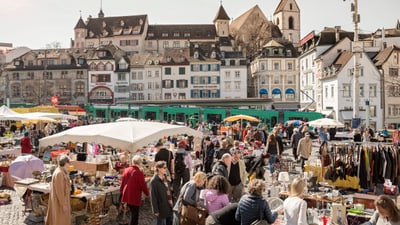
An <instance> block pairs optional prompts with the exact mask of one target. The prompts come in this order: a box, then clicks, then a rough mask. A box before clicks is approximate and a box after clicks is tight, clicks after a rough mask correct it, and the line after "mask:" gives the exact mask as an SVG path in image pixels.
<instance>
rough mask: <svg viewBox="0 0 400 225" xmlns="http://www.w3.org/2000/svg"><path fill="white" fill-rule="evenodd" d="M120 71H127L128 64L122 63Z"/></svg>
mask: <svg viewBox="0 0 400 225" xmlns="http://www.w3.org/2000/svg"><path fill="white" fill-rule="evenodd" d="M119 69H120V70H126V69H127V64H126V63H120V64H119Z"/></svg>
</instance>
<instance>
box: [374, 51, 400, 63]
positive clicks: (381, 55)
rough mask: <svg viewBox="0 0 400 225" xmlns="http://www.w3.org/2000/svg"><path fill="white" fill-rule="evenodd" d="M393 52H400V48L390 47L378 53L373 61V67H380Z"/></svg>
mask: <svg viewBox="0 0 400 225" xmlns="http://www.w3.org/2000/svg"><path fill="white" fill-rule="evenodd" d="M393 50H400V48H399V47H397V46H390V47H387V48H385V49H383V50H382V51H380V52H379V53H378V54H377V55H376V56H375V58H374V59H373V62H374V63H375V66H377V67H379V66H382V65H383V64H384V63H385V62H386V61H387V60H388V59H389V57H390V55H391V54H392V52H393Z"/></svg>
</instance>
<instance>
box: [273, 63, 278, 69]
mask: <svg viewBox="0 0 400 225" xmlns="http://www.w3.org/2000/svg"><path fill="white" fill-rule="evenodd" d="M274 70H279V63H278V62H275V63H274Z"/></svg>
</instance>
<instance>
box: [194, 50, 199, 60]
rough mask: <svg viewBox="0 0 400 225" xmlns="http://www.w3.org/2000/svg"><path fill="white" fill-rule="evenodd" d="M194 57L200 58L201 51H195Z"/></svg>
mask: <svg viewBox="0 0 400 225" xmlns="http://www.w3.org/2000/svg"><path fill="white" fill-rule="evenodd" d="M193 57H194V58H195V59H198V58H199V52H198V51H195V52H194V55H193Z"/></svg>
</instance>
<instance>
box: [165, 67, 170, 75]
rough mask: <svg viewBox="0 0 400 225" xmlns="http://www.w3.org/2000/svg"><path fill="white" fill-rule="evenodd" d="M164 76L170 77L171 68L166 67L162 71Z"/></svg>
mask: <svg viewBox="0 0 400 225" xmlns="http://www.w3.org/2000/svg"><path fill="white" fill-rule="evenodd" d="M164 74H165V75H171V67H166V68H165V69H164Z"/></svg>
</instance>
